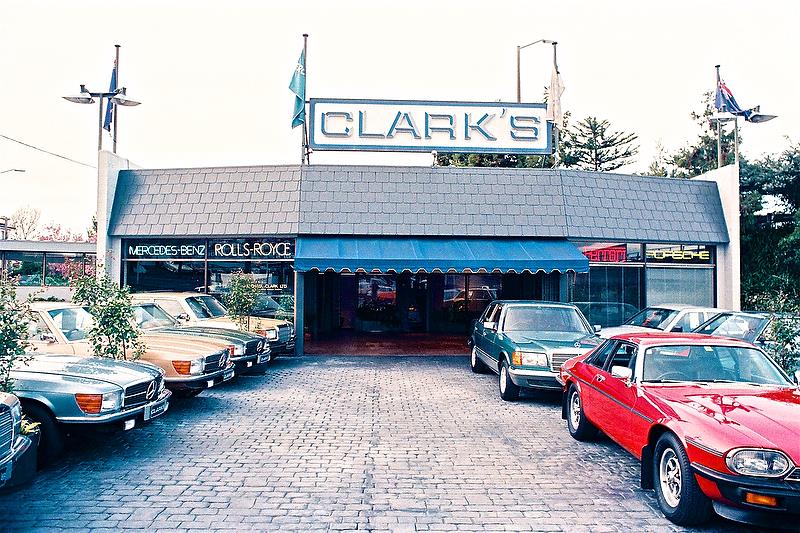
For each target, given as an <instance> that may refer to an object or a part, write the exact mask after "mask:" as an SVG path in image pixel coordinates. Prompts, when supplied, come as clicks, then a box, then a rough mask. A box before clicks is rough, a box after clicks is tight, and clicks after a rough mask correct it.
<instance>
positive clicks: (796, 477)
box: [786, 468, 800, 481]
mask: <svg viewBox="0 0 800 533" xmlns="http://www.w3.org/2000/svg"><path fill="white" fill-rule="evenodd" d="M786 481H800V468H795V469H794V470H793V471H792V473H791V474H789V475H788V476H786Z"/></svg>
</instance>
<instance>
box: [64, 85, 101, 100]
mask: <svg viewBox="0 0 800 533" xmlns="http://www.w3.org/2000/svg"><path fill="white" fill-rule="evenodd" d="M62 98H63V99H64V100H67V101H68V102H73V103H76V104H93V103H94V98H93V97H92V93H90V92H89V91H88V90H86V85H83V84H81V92H79V93H78V94H75V95H70V96H62Z"/></svg>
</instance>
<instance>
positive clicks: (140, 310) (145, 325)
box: [133, 304, 177, 329]
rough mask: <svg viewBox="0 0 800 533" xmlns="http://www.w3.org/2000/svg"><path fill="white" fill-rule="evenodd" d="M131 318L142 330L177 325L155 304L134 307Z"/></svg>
mask: <svg viewBox="0 0 800 533" xmlns="http://www.w3.org/2000/svg"><path fill="white" fill-rule="evenodd" d="M133 318H134V320H136V325H137V326H139V327H140V328H142V329H155V328H163V327H165V326H175V325H177V324H176V322H175V319H173V318H172V317H171V316H169V315H168V314H167V313H166V312H165V311H164V310H163V309H161V308H160V307H159V306H157V305H156V304H139V305H134V306H133Z"/></svg>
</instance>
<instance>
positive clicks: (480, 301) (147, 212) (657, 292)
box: [98, 152, 739, 353]
mask: <svg viewBox="0 0 800 533" xmlns="http://www.w3.org/2000/svg"><path fill="white" fill-rule="evenodd" d="M99 177H100V187H99V199H98V208H99V209H98V220H99V224H100V231H99V238H98V253H99V255H98V258H101V259H102V261H101V262H103V263H105V266H106V270H107V272H108V273H109V274H110V275H111V276H112V277H114V278H117V279H119V280H120V282H121V283H124V284H127V285H128V286H130V287H131V289H132V290H133V291H145V290H147V291H151V290H198V291H207V292H211V293H216V294H224V292H225V286H226V283H227V282H228V281H229V279H230V276H231V274H232V273H234V272H236V271H239V270H242V271H244V272H247V273H252V274H253V275H254V276H255V277H256V279H257V280H258V281H259V283H260V284H261V285H262V286H263V288H264V291H265V293H266V294H267V295H269V296H270V297H271V298H270V299H271V300H272V301H274V302H277V304H278V305H280V306H283V307H286V306H289V307H290V309H289V312H290V314H291V315H293V316H294V320H295V324H296V326H297V328H298V330H300V331H305V332H306V337H307V338H308V339H309V341H308V342H313V341H314V340H315V339H318V338H324V337H326V336H328V337H330V336H335V335H338V334H342V333H343V332H347V333H349V334H361V333H363V334H374V333H376V332H381V333H384V334H386V335H397V336H402V335H404V334H407V333H414V332H417V333H420V332H421V333H428V334H432V335H435V334H439V333H441V334H459V335H460V334H465V333H466V331H467V329H468V327H469V325H470V323H471V321H472V320H473V319H474V318H476V317H477V316H478V315H479V313H480V312H481V311H482V310H483V308H484V307H485V305H486V304H487V303H488V301H489V300H491V299H494V298H506V299H508V298H512V299H537V300H552V301H562V302H575V303H576V304H578V305H579V307H581V309H583V310H584V313H585V314H586V315H587V317H588V318H589V320H590V321H591V322H592V323H595V324H601V325H603V326H609V325H615V324H618V323H620V322H621V321H622V320H624V319H625V318H626V317H628V316H630V315H631V314H632V313H633V312H635V311H636V310H638V309H641V308H642V307H644V306H646V305H653V304H660V303H687V304H696V305H703V306H718V307H724V308H734V309H736V308H738V307H739V229H738V228H739V204H738V172H737V169H736V167H735V166H728V167H723V168H722V169H719V170H717V171H715V172H712V173H709V174H707V175H704V176H700V177H699V178H696V179H691V180H687V179H676V178H662V177H649V176H639V175H627V174H614V173H604V172H588V171H581V170H570V169H517V168H475V167H470V168H466V167H437V166H433V167H388V166H347V165H308V164H305V165H293V166H250V167H212V168H182V169H181V168H179V169H141V168H136V167H135V166H134V165H132V164H131V163H130V162H129V161H127V160H124V159H121V158H119V157H117V156H115V155H113V154H110V153H108V152H101V155H100V176H99ZM301 338H302V336H299V337H298V341H300V340H301ZM298 351H299V352H300V353H302V352H303V342H298Z"/></svg>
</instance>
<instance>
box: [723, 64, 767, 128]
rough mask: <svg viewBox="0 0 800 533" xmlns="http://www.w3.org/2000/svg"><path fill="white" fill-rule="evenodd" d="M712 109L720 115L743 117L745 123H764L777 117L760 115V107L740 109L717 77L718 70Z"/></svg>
mask: <svg viewBox="0 0 800 533" xmlns="http://www.w3.org/2000/svg"><path fill="white" fill-rule="evenodd" d="M714 107H715V108H716V109H717V111H718V112H720V113H730V114H731V115H736V116H737V117H744V119H745V120H746V121H747V122H756V123H758V122H766V121H768V120H772V119H773V118H775V117H776V116H777V115H765V114H763V113H761V106H758V105H757V106H755V107H751V108H750V109H742V106H740V105H739V102H737V101H736V98H734V97H733V93H732V92H731V90H730V89H728V86H727V85H725V82H724V81H722V79H721V78H720V77H719V69H717V92H716V94H715V95H714Z"/></svg>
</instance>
